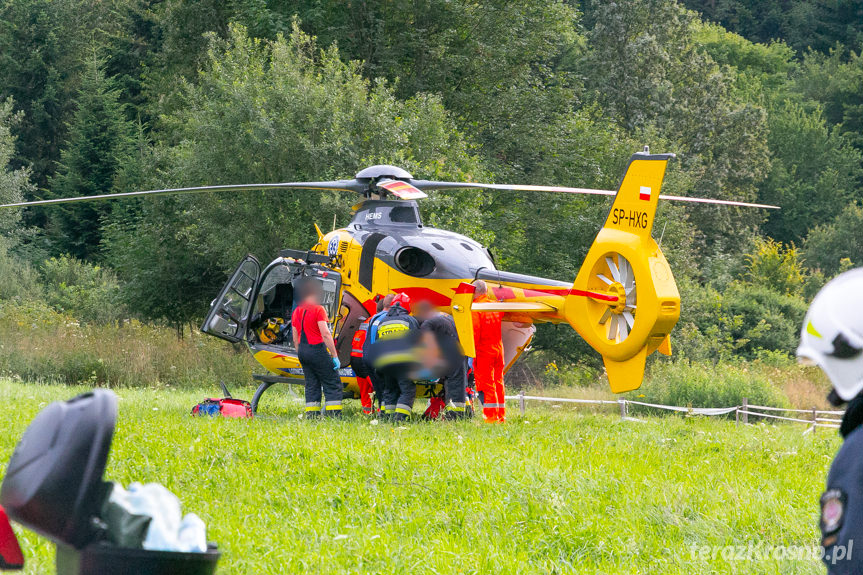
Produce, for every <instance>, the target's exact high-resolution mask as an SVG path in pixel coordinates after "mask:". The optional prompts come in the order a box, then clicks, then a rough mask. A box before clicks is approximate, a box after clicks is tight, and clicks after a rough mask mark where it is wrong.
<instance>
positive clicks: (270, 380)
mask: <svg viewBox="0 0 863 575" xmlns="http://www.w3.org/2000/svg"><path fill="white" fill-rule="evenodd" d="M252 379H254V380H255V381H257V382H260V383H259V384H258V389H256V390H255V395H254V397H252V413H254V414H255V415H257V414H258V403H260V401H261V396H262V395H264V392H265V391H267V390H268V389H270V388H271V387H272V386H273V385H275V384H277V383H288V384H291V385H301V384H302V383H303V380H301V379H300V380H297V379H294V378H291V377H282V376H280V375H272V374H269V373H253V374H252ZM291 391H292V393H293V390H291Z"/></svg>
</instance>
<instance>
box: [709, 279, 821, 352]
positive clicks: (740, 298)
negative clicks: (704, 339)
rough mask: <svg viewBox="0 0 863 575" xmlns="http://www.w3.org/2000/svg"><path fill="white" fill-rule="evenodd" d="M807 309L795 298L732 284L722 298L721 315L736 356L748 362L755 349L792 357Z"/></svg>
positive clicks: (745, 285) (799, 299)
mask: <svg viewBox="0 0 863 575" xmlns="http://www.w3.org/2000/svg"><path fill="white" fill-rule="evenodd" d="M807 307H808V306H807V305H806V301H804V300H803V298H801V297H799V296H794V295H785V294H781V293H778V292H776V291H774V290H772V289H770V288H769V287H763V286H759V285H747V284H742V283H734V284H732V285H731V286H730V287H729V289H728V291H726V292H725V294H724V295H723V302H722V315H723V317H724V321H725V322H726V329H727V330H728V332H729V333H730V335H731V338H732V339H733V341H734V347H735V349H736V351H737V353H738V355H742V356H744V357H746V358H750V359H751V358H754V357H755V356H756V354H757V353H758V351H759V350H774V351H781V352H785V353H787V354H793V353H794V350H796V349H797V344H798V342H799V340H800V326H801V325H802V324H803V317H804V316H805V315H806V309H807Z"/></svg>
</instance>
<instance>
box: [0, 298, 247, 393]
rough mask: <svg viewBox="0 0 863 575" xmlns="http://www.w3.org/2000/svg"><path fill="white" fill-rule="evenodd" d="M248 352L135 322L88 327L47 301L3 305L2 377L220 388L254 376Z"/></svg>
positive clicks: (0, 314) (0, 319) (0, 337)
mask: <svg viewBox="0 0 863 575" xmlns="http://www.w3.org/2000/svg"><path fill="white" fill-rule="evenodd" d="M252 364H253V361H252V360H251V358H250V357H249V354H248V353H247V352H246V351H245V350H242V351H241V352H238V351H237V350H235V349H233V348H231V347H230V346H228V345H225V344H224V342H221V341H219V340H216V339H215V338H212V337H210V336H205V335H200V334H197V333H193V334H192V335H191V336H190V337H187V338H184V339H182V340H178V339H177V337H176V332H175V331H174V330H173V329H169V328H159V327H153V326H147V325H143V324H140V323H138V322H137V321H132V322H131V323H126V324H124V325H123V326H122V327H119V326H117V325H114V324H106V325H96V324H91V325H82V324H80V323H78V321H76V320H75V319H74V318H73V317H71V316H68V315H66V314H63V313H60V312H58V311H56V310H55V309H53V308H52V307H50V306H48V305H47V304H45V303H44V302H39V301H27V302H11V301H6V302H0V377H4V376H6V377H14V378H20V379H23V380H26V381H31V380H32V381H42V382H57V383H66V384H87V385H98V386H106V387H153V386H157V387H158V386H163V385H172V386H185V387H201V386H216V385H217V384H218V382H219V381H220V380H224V381H225V383H227V384H229V385H236V384H246V383H248V382H250V381H251V371H252V369H251V368H252Z"/></svg>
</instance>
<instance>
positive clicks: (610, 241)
mask: <svg viewBox="0 0 863 575" xmlns="http://www.w3.org/2000/svg"><path fill="white" fill-rule="evenodd" d="M673 157H674V154H651V153H650V152H649V150H648V149H647V147H645V149H644V151H642V152H637V153H635V154H634V155H633V156H632V158H631V159H630V161H629V164H628V166H627V168H626V172H625V174H624V176H623V180H622V181H621V184H620V186H619V188H618V190H617V191H616V192H615V191H610V190H596V189H587V188H571V187H557V186H537V185H508V184H483V183H472V182H440V181H430V180H421V179H415V178H414V177H413V176H412V175H411V174H409V173H408V172H406V171H405V170H403V169H401V168H398V167H395V166H389V165H378V166H372V167H369V168H366V169H364V170H362V171H360V172H359V173H358V174H357V175H356V176H355V177H354V178H353V179H350V180H337V181H330V182H285V183H275V184H246V185H219V186H203V187H194V188H174V189H165V190H150V191H141V192H128V193H120V194H106V195H100V196H82V197H76V198H59V199H52V200H39V201H33V202H21V203H16V204H7V205H4V206H0V207H23V206H32V205H50V204H58V203H68V202H83V201H94V200H102V199H113V198H123V197H136V196H155V195H163V194H185V193H203V192H219V191H222V192H238V191H247V190H264V189H293V188H300V189H308V190H338V191H349V192H355V193H358V194H361V195H362V196H363V197H364V200H363V201H362V202H360V203H359V204H358V205H357V206H355V208H354V213H353V219H352V220H351V222H350V224H348V226H347V227H345V228H342V229H337V230H334V231H332V232H330V233H327V234H324V233H322V232H321V230H320V228H318V227H317V225H316V226H315V229H316V230H317V233H318V241H317V243H316V244H315V245H314V246H312V248H311V249H310V250H308V251H299V250H283V251H282V252H280V254H279V257H278V258H276V259H275V260H273V261H272V262H270V263H269V264H268V265H266V266H264V265H262V264H261V262H260V261H259V260H258V259H257V258H255V257H254V256H252V255H249V256H247V257H245V258H244V259H243V260H242V261H241V262H240V264H239V266H238V267H237V269H236V270H235V271H234V273H233V274H232V275H231V277H230V279H229V280H228V283H227V284H225V286H224V287H223V288H222V291H221V292H220V293H219V295H218V297H216V299H214V300H213V302H212V304H211V307H210V310H209V313H208V314H207V317H206V319H205V320H204V323H203V325H202V327H201V331H202V332H204V333H208V334H211V335H213V336H216V337H219V338H222V339H224V340H227V341H229V342H232V343H239V342H244V343H245V344H246V345H247V346H248V348H249V350H250V351H251V353H252V354H253V355H254V357H255V359H256V360H257V361H258V362H259V363H260V364H261V365H262V366H263V367H264V368H266V369H267V371H268V372H269V373H268V374H267V375H256V376H255V377H256V379H257V380H259V381H260V385H259V387H258V390H257V392H256V393H255V397H254V399H253V402H252V403H253V408H254V409H255V410H257V407H258V404H259V401H260V398H261V395H262V394H263V393H264V391H266V390H267V389H268V388H269V387H270V386H271V385H273V384H274V383H279V382H287V383H301V382H302V379H303V372H302V368H301V367H300V363H299V360H298V359H297V353H296V350H295V349H294V347H293V343H292V342H291V338H290V337H280V335H279V334H280V332H282V333H283V332H284V331H289V330H284V329H283V327H284V326H285V323H286V322H287V321H289V318H290V316H291V310H292V306H293V304H294V300H293V290H294V284H295V283H296V282H297V281H298V280H299V279H300V278H315V279H317V280H318V281H320V283H321V285H322V287H323V293H324V294H325V295H324V302H323V304H324V306H325V307H326V308H327V311H328V315H329V317H330V318H333V325H332V329H333V333H334V335H335V337H336V347H337V349H338V351H339V358H340V360H341V363H342V366H343V367H342V369H341V370H340V371H339V373H340V375H341V378H342V381H343V383H344V384H345V393H346V397H358V393H359V388H358V386H357V380H356V377H355V375H354V373H353V371H352V370H351V369H350V367H348V366H349V363H350V348H351V341H352V338H353V335H354V332H355V331H356V329H357V328H358V326H359V325H360V324H361V323H362V321H363V320H364V319H365V318H367V317H368V316H369V315H370V314H372V313H374V311H375V305H376V301H377V300H378V299H379V298H380V297H382V296H383V295H385V294H388V293H406V294H407V295H409V296H410V297H411V299H412V300H420V299H423V300H428V301H430V302H432V303H433V304H434V305H435V306H437V307H438V309H440V310H442V311H445V312H448V313H451V314H452V315H453V316H454V318H455V321H456V327H457V329H458V332H459V336H460V339H461V342H462V345H463V348H464V350H465V353H466V354H467V355H468V356H474V354H475V350H474V343H473V342H474V339H473V325H472V313H471V312H472V311H497V312H503V314H504V316H503V318H504V324H503V326H504V329H503V343H504V353H505V363H506V369H507V370H508V369H509V368H510V367H512V365H513V363H514V362H515V361H516V360H517V359H518V357H519V356H520V355H521V353H522V351H523V350H524V349H525V348H526V347H527V346H528V345H529V343H530V341H531V339H532V337H533V334H534V332H535V329H536V328H535V327H534V324H537V323H543V322H550V323H568V324H569V325H570V326H572V328H573V329H574V330H576V331H577V332H578V333H579V334H580V335H581V337H583V338H584V339H585V340H586V341H587V342H588V343H589V344H590V346H591V347H593V349H595V350H596V351H597V352H598V353H599V354H600V355H601V356H602V359H603V362H604V364H605V368H606V372H607V375H608V381H609V384H610V386H611V390H612V391H613V392H615V393H621V392H625V391H630V390H633V389H637V388H638V387H639V386H640V385H641V383H642V379H643V376H644V367H645V361H646V359H647V356H648V355H650V354H651V353H653V352H654V351H659V352H660V353H663V354H670V353H671V342H670V338H669V334H670V333H671V330H672V328H673V327H674V325H675V324H676V323H677V320H678V318H679V317H680V295H679V293H678V291H677V285H676V284H675V281H674V275H673V274H672V271H671V269H670V268H669V265H668V262H667V261H666V259H665V257H664V256H663V254H662V250H661V249H660V248H659V245H658V244H657V243H656V241H654V239H653V238H652V237H651V230H652V229H653V222H654V216H655V213H656V207H657V203H658V202H659V200H660V199H664V200H679V201H687V202H698V203H710V204H725V205H733V206H745V207H755V208H767V209H775V208H776V206H769V205H764V204H751V203H744V202H735V201H724V200H713V199H705V198H692V197H681V196H668V195H662V194H660V189H661V187H662V180H663V177H664V175H665V169H666V165H667V163H668V161H669V160H670V159H671V158H673ZM457 188H480V189H489V190H523V191H537V192H556V193H574V194H590V195H606V196H614V202H613V204H612V206H611V210H610V211H609V214H608V216H607V218H606V220H605V223H604V224H603V226H602V229H600V231H599V233H598V234H597V236H596V239H595V240H594V242H593V244H592V246H591V247H590V250H589V251H588V253H587V257H586V258H585V260H584V263H583V264H582V266H581V269H580V271H579V273H578V275H577V276H576V278H575V281H574V282H573V283H568V282H562V281H557V280H552V279H545V278H540V277H534V276H529V275H523V274H517V273H510V272H505V271H501V270H498V269H496V268H495V264H494V261H493V259H492V257H491V254H490V253H489V251H488V250H487V249H486V248H485V247H484V246H482V245H481V244H480V243H478V242H476V241H474V240H472V239H470V238H468V237H465V236H462V235H460V234H456V233H454V232H450V231H446V230H441V229H436V228H433V227H430V226H426V225H424V224H423V222H422V218H421V217H420V212H419V207H418V205H417V202H416V200H418V199H421V198H425V197H427V196H426V194H425V191H428V190H448V189H457ZM387 196H394V197H395V198H397V199H394V200H392V199H387ZM476 279H482V280H484V281H485V282H486V283H487V284H488V285H489V288H490V289H489V292H490V295H492V296H493V301H490V302H484V303H474V302H473V301H472V299H473V298H472V293H473V290H472V288H471V286H469V282H472V281H474V280H476ZM419 385H420V389H418V396H420V397H424V396H425V397H431V396H433V395H436V394H438V393H439V392H440V390H439V389H438V388H437V387H436V386H435V385H434V384H427V385H423V384H419Z"/></svg>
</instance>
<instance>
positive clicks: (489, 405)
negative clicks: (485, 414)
mask: <svg viewBox="0 0 863 575" xmlns="http://www.w3.org/2000/svg"><path fill="white" fill-rule="evenodd" d="M482 407H483V409H499V408H501V407H506V404H505V403H483V404H482Z"/></svg>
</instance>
